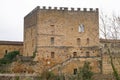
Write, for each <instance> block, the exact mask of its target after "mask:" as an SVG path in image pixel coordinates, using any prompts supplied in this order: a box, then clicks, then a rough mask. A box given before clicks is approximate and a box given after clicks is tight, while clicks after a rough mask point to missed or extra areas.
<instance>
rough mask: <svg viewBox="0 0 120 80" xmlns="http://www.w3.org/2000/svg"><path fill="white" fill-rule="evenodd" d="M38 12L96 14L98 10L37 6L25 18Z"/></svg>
mask: <svg viewBox="0 0 120 80" xmlns="http://www.w3.org/2000/svg"><path fill="white" fill-rule="evenodd" d="M38 10H56V11H57V10H58V11H71V12H72V11H73V12H98V11H99V9H98V8H95V9H94V8H68V7H46V6H42V7H40V6H37V7H36V8H35V9H33V10H32V11H31V12H30V13H29V14H28V15H26V16H25V17H27V16H29V15H31V14H32V13H34V12H36V11H38Z"/></svg>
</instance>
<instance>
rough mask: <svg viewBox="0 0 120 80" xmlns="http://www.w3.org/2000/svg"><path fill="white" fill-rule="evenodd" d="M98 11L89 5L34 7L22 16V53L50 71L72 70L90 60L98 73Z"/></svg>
mask: <svg viewBox="0 0 120 80" xmlns="http://www.w3.org/2000/svg"><path fill="white" fill-rule="evenodd" d="M98 20H99V11H98V9H95V10H93V9H92V8H90V9H89V11H87V9H86V8H84V9H83V10H80V8H78V9H77V10H74V8H71V10H68V9H67V8H63V7H61V8H59V9H57V7H55V8H54V9H52V8H51V7H49V8H48V9H46V7H43V8H40V7H36V8H35V9H34V10H33V11H32V12H30V13H29V14H28V15H27V16H25V18H24V52H23V53H24V54H23V55H24V56H33V54H34V53H35V54H36V57H35V60H37V61H40V62H42V63H43V64H42V65H45V66H46V67H47V68H49V69H50V70H54V71H56V72H57V70H58V68H59V67H62V69H63V70H62V71H63V73H73V72H74V71H75V70H76V69H77V68H78V66H79V67H81V66H82V65H83V64H84V62H85V61H89V62H90V63H91V66H92V67H93V68H92V70H93V71H94V72H101V67H100V66H101V65H100V61H101V54H100V52H99V26H98V25H99V21H98Z"/></svg>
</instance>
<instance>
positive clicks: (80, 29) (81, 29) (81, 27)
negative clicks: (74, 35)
mask: <svg viewBox="0 0 120 80" xmlns="http://www.w3.org/2000/svg"><path fill="white" fill-rule="evenodd" d="M84 29H85V28H84V25H83V24H81V25H80V26H79V29H78V30H79V32H84Z"/></svg>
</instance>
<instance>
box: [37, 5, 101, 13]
mask: <svg viewBox="0 0 120 80" xmlns="http://www.w3.org/2000/svg"><path fill="white" fill-rule="evenodd" d="M39 9H40V10H62V11H89V12H98V11H99V9H98V8H95V9H93V8H67V7H45V6H43V7H39Z"/></svg>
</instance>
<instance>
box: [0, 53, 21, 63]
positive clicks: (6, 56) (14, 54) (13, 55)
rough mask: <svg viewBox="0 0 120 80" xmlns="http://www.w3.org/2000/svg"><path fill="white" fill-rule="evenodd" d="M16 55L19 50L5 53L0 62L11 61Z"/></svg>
mask: <svg viewBox="0 0 120 80" xmlns="http://www.w3.org/2000/svg"><path fill="white" fill-rule="evenodd" d="M16 55H19V51H12V52H9V53H7V54H5V55H4V57H3V58H2V59H0V64H7V63H11V62H12V61H13V59H14V58H15V57H16Z"/></svg>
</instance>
